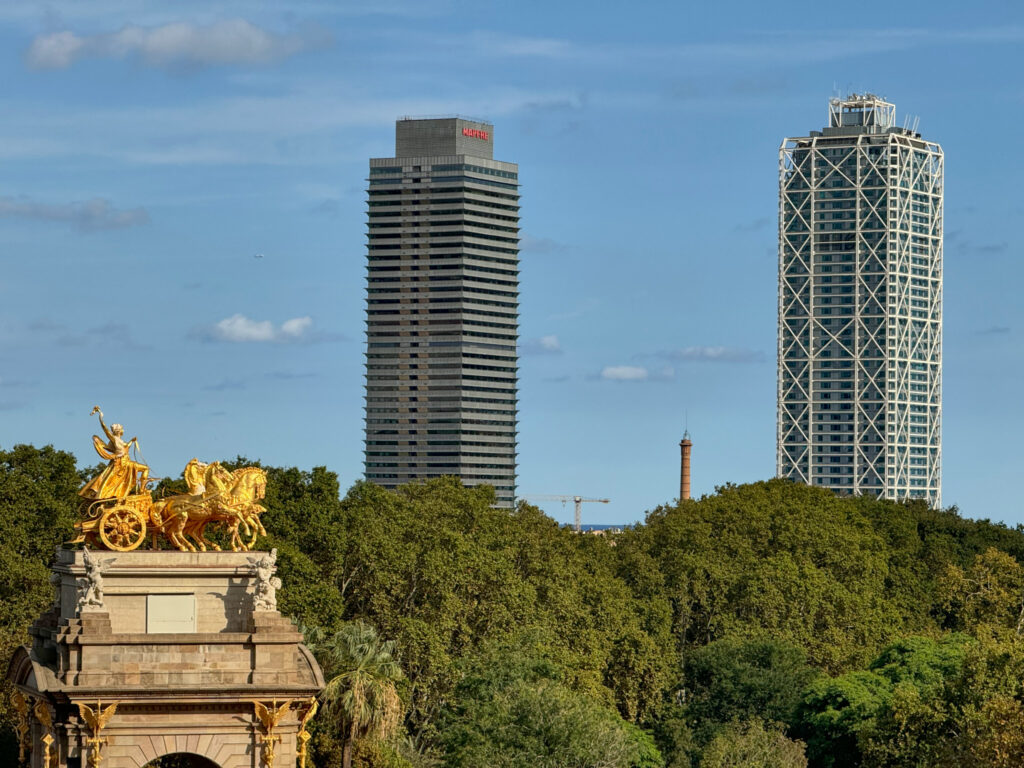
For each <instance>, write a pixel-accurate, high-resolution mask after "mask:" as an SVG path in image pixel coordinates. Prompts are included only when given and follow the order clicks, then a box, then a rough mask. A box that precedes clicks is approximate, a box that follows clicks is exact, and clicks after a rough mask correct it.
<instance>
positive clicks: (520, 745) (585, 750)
mask: <svg viewBox="0 0 1024 768" xmlns="http://www.w3.org/2000/svg"><path fill="white" fill-rule="evenodd" d="M564 679H565V675H564V673H563V671H562V670H561V669H560V668H559V667H558V666H557V665H555V664H552V663H551V662H549V661H546V660H543V659H537V658H530V657H529V656H526V655H524V654H523V653H522V652H521V650H517V649H515V648H512V647H507V646H505V647H500V648H492V649H490V651H489V652H488V653H486V654H484V655H483V656H481V657H480V658H478V659H476V660H475V661H473V662H471V663H470V664H469V666H468V667H467V668H466V670H465V677H464V678H463V680H462V682H461V683H460V684H459V685H458V686H457V687H456V689H455V691H454V695H453V701H452V704H451V705H450V707H448V708H446V711H445V713H444V714H443V716H442V721H443V723H442V727H441V729H440V733H441V740H442V743H443V746H444V751H445V765H446V766H448V768H477V766H488V768H662V766H664V760H663V758H662V756H661V754H660V753H659V752H658V749H657V747H656V746H655V745H654V741H653V739H652V738H651V737H650V736H649V735H648V734H647V733H646V732H644V731H642V730H641V729H639V728H637V727H636V726H634V725H631V724H630V723H627V722H625V721H624V720H622V718H620V717H619V716H618V714H616V712H615V711H614V710H612V709H611V708H609V707H607V706H603V705H601V704H599V703H598V702H596V701H594V700H593V699H591V698H590V697H587V696H584V695H582V694H580V693H577V692H574V691H572V690H570V689H569V688H568V687H567V686H566V685H565V684H564V683H563V682H562V680H564Z"/></svg>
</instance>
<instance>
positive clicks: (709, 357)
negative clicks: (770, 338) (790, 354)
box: [640, 345, 765, 363]
mask: <svg viewBox="0 0 1024 768" xmlns="http://www.w3.org/2000/svg"><path fill="white" fill-rule="evenodd" d="M653 356H654V357H658V358H661V359H662V360H671V361H673V362H676V363H690V362H699V363H763V362H764V360H765V356H764V353H763V352H759V351H758V350H755V349H746V348H744V347H714V346H704V345H696V346H692V347H682V348H680V349H664V350H661V351H659V352H655V353H654V355H653ZM640 357H646V355H640Z"/></svg>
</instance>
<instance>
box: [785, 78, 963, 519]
mask: <svg viewBox="0 0 1024 768" xmlns="http://www.w3.org/2000/svg"><path fill="white" fill-rule="evenodd" d="M895 117H896V108H895V106H894V105H893V104H890V103H888V102H886V101H884V100H883V99H881V98H878V97H877V96H874V95H872V94H863V95H857V94H854V95H851V96H849V97H848V98H845V99H832V100H830V101H829V125H828V127H826V128H824V129H823V130H821V131H812V132H811V133H810V135H809V136H806V137H802V138H788V139H786V140H785V141H783V143H782V147H781V149H780V152H779V338H778V345H779V346H778V365H779V367H778V437H777V464H778V467H777V469H778V474H779V475H780V476H782V477H789V478H792V479H794V480H798V481H801V482H804V483H808V484H811V485H820V486H825V487H828V488H832V489H834V490H836V491H840V492H845V493H850V494H867V495H873V496H879V497H883V498H891V499H906V498H922V499H926V500H927V501H928V502H929V503H931V504H932V505H934V506H938V505H940V504H941V461H942V443H941V418H942V217H943V155H942V149H941V147H939V145H938V144H936V143H934V142H931V141H927V140H925V139H922V138H921V135H920V134H919V133H917V131H916V125H915V126H914V127H913V128H908V127H906V126H904V127H899V126H897V125H896V121H895Z"/></svg>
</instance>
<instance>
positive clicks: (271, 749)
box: [7, 408, 324, 768]
mask: <svg viewBox="0 0 1024 768" xmlns="http://www.w3.org/2000/svg"><path fill="white" fill-rule="evenodd" d="M95 410H96V411H98V410H99V409H98V408H97V409H95ZM100 419H101V421H100V423H101V425H103V430H104V432H105V433H106V434H107V436H108V437H109V438H110V440H109V442H108V443H106V444H104V443H102V441H101V439H100V438H94V441H95V442H96V445H97V451H100V448H101V447H102V448H103V449H104V451H106V454H108V455H105V454H104V453H103V452H101V455H103V456H104V458H110V465H108V466H107V468H105V469H104V471H103V473H101V474H100V475H98V476H97V477H96V478H93V480H91V481H90V482H89V483H88V484H87V485H86V486H85V488H83V489H82V492H81V494H82V496H83V515H84V517H83V521H82V523H80V524H79V531H80V536H79V538H78V539H77V540H76V542H78V543H83V544H84V545H85V546H83V547H82V548H81V549H76V548H73V547H71V546H64V547H60V548H58V549H57V553H56V558H55V561H54V564H53V566H52V576H51V582H52V583H53V585H54V587H55V596H54V603H53V605H52V606H51V608H50V610H49V611H47V612H46V613H44V614H43V615H42V616H41V617H40V618H39V619H38V620H36V622H35V623H34V624H33V625H32V627H31V629H30V631H29V633H30V636H31V639H32V642H31V645H30V646H25V647H23V648H20V649H18V650H17V651H16V652H15V654H14V656H13V658H12V659H11V662H10V665H9V667H8V671H7V676H8V679H9V680H10V682H11V683H12V684H13V685H14V688H15V693H14V704H15V709H16V711H17V713H18V736H19V749H20V753H21V754H20V758H21V760H22V761H23V762H24V763H25V764H27V765H29V766H30V768H98V767H99V766H100V765H101V764H102V765H103V766H104V768H142V767H143V766H146V765H147V764H149V763H150V762H152V761H153V760H155V759H157V758H160V757H163V756H166V755H188V756H193V759H194V760H195V763H194V764H195V765H209V763H208V762H205V761H204V760H203V758H204V759H205V760H208V761H211V762H212V763H213V764H214V765H216V766H219V767H220V768H242V766H244V767H245V768H274V766H275V765H276V766H279V767H283V768H292V766H295V765H296V762H297V761H298V763H299V764H300V765H303V764H304V763H305V753H306V742H307V741H308V739H309V734H308V732H307V730H306V725H307V723H308V722H309V719H310V718H311V717H312V716H313V714H314V713H315V711H316V704H317V700H316V695H317V694H318V693H319V691H320V690H321V689H322V688H323V686H324V679H323V675H322V674H321V672H320V668H319V666H318V665H317V662H316V660H315V659H314V658H313V655H312V654H311V653H310V652H309V650H308V649H307V648H306V647H305V646H304V645H302V636H301V634H300V633H299V632H298V630H297V629H296V628H295V626H294V625H293V624H292V622H291V621H290V620H289V619H287V618H285V617H283V616H281V614H280V613H279V612H278V611H277V597H276V593H277V590H278V589H280V588H281V587H282V584H281V580H280V579H279V578H278V577H277V576H276V575H275V571H276V569H277V565H276V559H277V552H276V550H273V551H271V552H250V551H249V549H250V547H251V545H252V542H254V541H255V537H256V535H257V533H258V532H260V531H262V525H260V523H259V514H260V512H262V511H263V507H261V506H260V505H259V504H258V503H257V500H258V499H261V498H262V497H263V487H265V477H266V476H265V473H264V472H263V470H259V469H257V468H254V467H246V468H243V469H240V470H235V472H234V473H231V472H228V471H227V470H226V469H224V468H222V467H220V466H219V465H218V464H216V463H212V464H203V463H202V462H198V460H195V459H193V461H192V462H190V463H189V468H191V478H190V477H189V475H190V469H189V468H186V480H187V481H188V483H189V490H190V493H189V494H182V495H180V496H171V497H168V498H165V499H159V500H154V499H153V498H152V496H151V494H150V492H149V491H148V489H147V487H146V486H147V484H148V483H150V482H151V481H150V480H149V479H148V467H146V466H145V465H144V464H142V463H141V462H139V461H138V460H137V459H134V460H133V459H130V458H129V455H128V451H129V448H130V447H131V445H133V444H135V445H136V447H137V441H136V440H135V439H134V438H133V439H132V440H131V441H129V443H127V444H126V443H124V442H123V440H121V439H120V435H121V434H122V431H121V430H120V428H119V427H118V425H114V426H113V427H111V428H110V429H109V430H108V429H107V427H106V425H105V424H103V421H102V414H100ZM260 478H262V485H261V484H260V482H258V481H259V480H260ZM254 479H255V480H256V481H257V482H254ZM104 494H112V495H104ZM218 523H219V524H221V525H223V526H224V528H225V531H226V533H227V534H229V535H230V537H231V542H232V543H231V546H232V549H235V550H236V551H231V552H224V551H216V550H219V547H218V546H217V545H216V544H214V543H212V542H211V541H210V540H208V539H206V537H205V529H206V527H207V526H208V525H210V524H218ZM147 531H151V532H152V545H153V547H154V548H153V549H141V548H140V547H141V545H142V544H143V543H144V542H145V541H146V538H147ZM160 534H162V535H163V536H164V537H165V538H166V540H168V541H169V542H170V543H171V544H172V545H173V546H175V547H176V549H157V548H156V546H158V545H159V543H160V538H159V536H160ZM246 536H249V537H250V538H248V539H247V538H246ZM90 545H92V546H95V547H99V548H104V549H105V550H106V551H97V550H95V549H92V548H91V547H90ZM208 550H214V551H208Z"/></svg>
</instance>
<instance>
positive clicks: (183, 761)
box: [145, 752, 220, 768]
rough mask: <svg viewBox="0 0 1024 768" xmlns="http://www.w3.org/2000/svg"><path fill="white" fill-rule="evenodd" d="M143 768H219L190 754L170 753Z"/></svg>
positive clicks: (211, 762) (204, 759)
mask: <svg viewBox="0 0 1024 768" xmlns="http://www.w3.org/2000/svg"><path fill="white" fill-rule="evenodd" d="M145 768H220V766H219V765H217V764H216V763H215V762H213V760H211V759H210V758H208V757H203V756H202V755H197V754H194V753H191V752H172V753H171V754H168V755H162V756H161V757H158V758H156V760H155V761H153V762H150V763H146V766H145Z"/></svg>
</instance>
